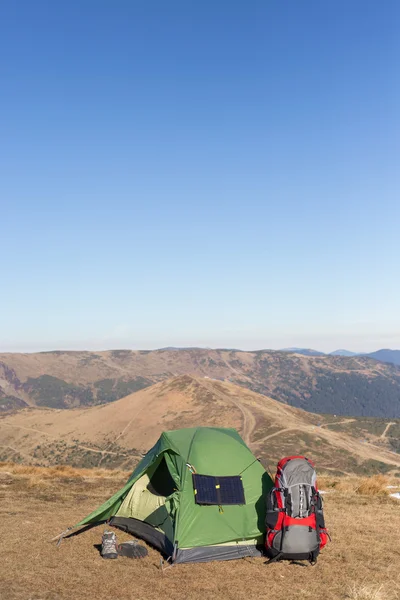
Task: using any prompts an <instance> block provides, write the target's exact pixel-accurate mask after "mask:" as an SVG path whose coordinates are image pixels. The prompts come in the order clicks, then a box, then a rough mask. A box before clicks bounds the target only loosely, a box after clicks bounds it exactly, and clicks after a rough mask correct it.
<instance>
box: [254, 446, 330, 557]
mask: <svg viewBox="0 0 400 600" xmlns="http://www.w3.org/2000/svg"><path fill="white" fill-rule="evenodd" d="M266 526H267V535H266V540H265V547H266V552H267V555H268V556H269V557H270V561H269V562H275V561H277V560H280V559H288V560H309V561H310V563H311V564H315V562H316V560H317V557H318V554H319V552H320V550H321V548H323V547H324V546H325V544H326V543H327V541H328V538H329V534H328V532H327V530H326V528H325V522H324V514H323V510H322V498H321V496H320V495H319V492H318V488H317V475H316V472H315V468H314V463H313V462H312V461H311V460H309V459H308V458H305V457H304V456H289V457H287V458H282V460H280V461H279V463H278V466H277V471H276V476H275V487H274V488H273V489H272V490H271V492H270V493H269V494H268V496H267V517H266ZM329 539H330V538H329Z"/></svg>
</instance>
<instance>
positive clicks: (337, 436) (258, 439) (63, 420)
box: [0, 375, 400, 474]
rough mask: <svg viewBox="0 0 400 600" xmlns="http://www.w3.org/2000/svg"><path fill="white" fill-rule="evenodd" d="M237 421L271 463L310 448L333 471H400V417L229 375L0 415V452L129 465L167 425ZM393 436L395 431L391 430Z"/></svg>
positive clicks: (36, 459) (34, 460) (2, 456)
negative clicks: (270, 390)
mask: <svg viewBox="0 0 400 600" xmlns="http://www.w3.org/2000/svg"><path fill="white" fill-rule="evenodd" d="M194 426H220V427H221V426H222V427H235V428H236V429H238V430H239V432H240V433H241V435H242V437H243V438H244V440H245V441H246V443H247V444H248V445H249V446H250V447H251V448H252V450H253V451H254V452H255V454H256V456H257V457H259V458H260V459H261V460H262V462H263V463H264V465H265V466H266V467H269V468H270V469H272V466H273V465H274V464H275V463H276V462H277V460H278V459H279V458H280V457H282V456H284V455H290V454H298V453H305V454H306V455H307V456H310V457H311V458H314V459H315V460H316V462H317V464H318V465H319V468H320V469H323V470H325V471H327V472H331V473H360V474H364V473H365V474H369V473H400V454H397V453H396V450H397V447H396V444H392V437H391V436H392V435H393V436H397V432H398V428H399V427H400V421H393V420H382V419H373V418H369V419H365V418H355V417H351V418H350V417H346V418H343V417H338V416H336V417H333V416H332V415H318V414H314V413H307V412H305V411H303V410H301V409H297V408H293V407H290V406H287V405H284V404H282V403H280V402H277V401H275V400H273V399H271V398H268V397H266V396H263V395H261V394H257V393H255V392H252V391H250V390H248V389H245V388H242V387H240V386H237V385H234V384H232V383H227V382H222V381H215V380H211V379H207V378H204V377H203V378H201V377H193V376H189V375H183V376H180V377H175V378H173V379H170V380H167V381H163V382H160V383H158V384H155V385H154V386H151V387H148V388H146V389H143V390H140V391H138V392H136V393H134V394H131V395H129V396H127V397H126V398H122V399H120V400H117V401H116V402H114V403H112V404H107V405H101V406H94V407H90V408H88V407H86V408H76V409H73V410H68V411H66V410H55V409H50V408H27V409H25V410H21V411H18V412H16V413H14V414H4V415H3V416H2V417H0V460H13V461H15V462H20V463H25V464H35V465H57V464H69V465H74V466H80V467H94V466H107V467H114V468H116V467H118V468H120V467H123V468H132V467H133V466H134V465H135V464H136V463H137V461H138V460H139V459H140V456H141V455H142V454H143V453H145V452H146V451H147V450H148V449H149V448H150V447H151V446H152V445H153V444H154V443H155V442H156V440H157V438H158V437H159V435H160V433H161V432H162V431H164V430H170V429H177V428H181V427H194ZM393 439H395V438H393Z"/></svg>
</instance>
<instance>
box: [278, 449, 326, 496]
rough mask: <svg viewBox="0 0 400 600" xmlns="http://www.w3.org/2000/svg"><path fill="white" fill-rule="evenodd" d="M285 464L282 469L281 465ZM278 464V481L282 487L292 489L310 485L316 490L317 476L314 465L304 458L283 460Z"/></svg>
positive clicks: (296, 457)
mask: <svg viewBox="0 0 400 600" xmlns="http://www.w3.org/2000/svg"><path fill="white" fill-rule="evenodd" d="M282 462H284V464H283V465H282V466H281V467H280V463H282ZM280 463H279V464H278V472H277V479H279V485H280V487H287V488H291V487H293V486H295V485H309V486H312V487H314V488H315V489H316V483H317V474H316V472H315V468H314V465H313V463H311V461H309V460H308V459H307V458H305V457H304V456H294V457H291V458H289V459H283V460H282V461H280Z"/></svg>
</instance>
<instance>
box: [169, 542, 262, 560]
mask: <svg viewBox="0 0 400 600" xmlns="http://www.w3.org/2000/svg"><path fill="white" fill-rule="evenodd" d="M261 556H265V555H264V552H263V546H262V545H257V546H255V545H250V544H248V545H247V544H246V545H244V544H243V545H240V544H232V545H231V546H227V545H221V546H217V545H216V546H197V547H194V548H178V550H177V553H176V558H175V560H174V564H179V563H194V562H210V561H214V560H237V559H239V558H246V557H261Z"/></svg>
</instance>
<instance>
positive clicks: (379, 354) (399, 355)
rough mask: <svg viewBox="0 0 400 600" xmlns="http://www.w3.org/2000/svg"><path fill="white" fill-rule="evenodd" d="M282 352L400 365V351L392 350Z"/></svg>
mask: <svg viewBox="0 0 400 600" xmlns="http://www.w3.org/2000/svg"><path fill="white" fill-rule="evenodd" d="M281 352H296V354H303V356H347V357H350V356H367V357H368V358H373V359H374V360H379V361H380V362H386V363H391V364H392V365H400V350H391V349H390V348H386V349H382V350H377V351H376V352H368V353H367V352H351V351H350V350H343V349H341V350H335V351H334V352H320V351H319V350H313V349H312V348H283V349H282V350H281Z"/></svg>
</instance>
